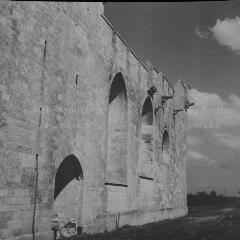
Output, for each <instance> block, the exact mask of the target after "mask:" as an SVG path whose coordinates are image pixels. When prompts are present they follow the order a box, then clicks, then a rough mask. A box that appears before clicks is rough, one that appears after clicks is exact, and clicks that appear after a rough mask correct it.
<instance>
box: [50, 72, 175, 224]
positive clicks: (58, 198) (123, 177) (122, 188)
mask: <svg viewBox="0 0 240 240" xmlns="http://www.w3.org/2000/svg"><path fill="white" fill-rule="evenodd" d="M141 115H142V116H141V134H140V139H141V140H140V147H139V162H140V165H141V164H143V168H142V174H143V175H144V174H145V175H149V174H151V173H152V172H153V171H151V169H149V172H145V173H144V170H143V169H144V164H145V163H146V162H151V161H153V158H154V141H153V138H152V131H153V128H152V126H153V123H154V111H153V105H152V101H151V98H150V97H147V98H146V100H145V102H144V104H143V107H142V113H141ZM107 126H108V130H107V135H108V138H107V139H108V140H107V164H106V182H107V183H108V185H107V186H106V187H107V196H108V200H107V204H108V206H107V211H109V212H114V211H116V212H120V211H123V210H124V209H125V208H126V196H127V189H126V187H127V168H128V167H127V158H128V156H127V154H128V151H127V148H128V97H127V89H126V85H125V82H124V79H123V76H122V74H121V73H118V74H116V76H115V77H114V79H113V81H112V84H111V88H110V92H109V99H108V124H107ZM169 146H170V143H169V135H168V132H167V131H166V130H165V131H164V133H163V140H162V151H163V157H164V158H168V156H169ZM140 168H141V167H140ZM140 171H141V169H140ZM83 179H84V175H83V170H82V167H81V165H80V162H79V160H78V159H77V158H76V156H74V155H70V156H68V157H66V158H65V159H64V160H63V161H62V163H61V164H60V166H59V168H58V170H57V173H56V177H55V192H54V201H55V202H54V212H55V213H62V214H63V215H71V217H75V218H76V219H79V218H80V217H81V204H82V195H83V183H82V180H83ZM74 192H78V193H77V194H73V193H74ZM119 193H120V194H119ZM68 195H69V196H70V197H67V196H68ZM119 198H120V199H119Z"/></svg>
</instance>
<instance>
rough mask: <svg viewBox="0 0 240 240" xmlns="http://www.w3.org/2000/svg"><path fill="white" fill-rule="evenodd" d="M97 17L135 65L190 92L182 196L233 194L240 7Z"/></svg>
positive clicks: (118, 10) (193, 6)
mask: <svg viewBox="0 0 240 240" xmlns="http://www.w3.org/2000/svg"><path fill="white" fill-rule="evenodd" d="M105 15H106V16H107V18H108V19H109V20H110V22H111V23H112V25H113V26H114V28H115V29H116V30H117V31H118V32H119V33H120V34H121V35H122V36H123V37H124V38H125V39H126V41H127V43H128V45H129V46H130V47H131V48H132V49H133V50H134V51H135V52H136V54H137V55H138V56H139V57H140V59H142V60H147V59H148V60H150V62H152V63H153V64H154V65H155V66H156V67H157V68H158V70H159V71H161V72H164V73H165V74H166V75H167V77H168V78H169V80H170V82H171V83H173V84H174V83H175V82H176V81H177V80H178V79H182V80H183V81H184V82H186V83H189V84H190V85H191V87H192V89H191V92H190V98H191V100H192V101H193V102H195V106H194V107H193V108H192V109H191V110H190V111H189V112H188V127H189V128H188V150H189V152H188V163H187V173H188V192H196V191H202V190H206V191H211V190H215V191H217V193H223V194H227V195H238V191H240V3H239V1H226V2H216V1H215V2H214V1H213V2H192V3H187V2H185V3H110V2H109V3H107V4H105Z"/></svg>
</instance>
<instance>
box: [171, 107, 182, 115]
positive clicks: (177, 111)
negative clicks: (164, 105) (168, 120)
mask: <svg viewBox="0 0 240 240" xmlns="http://www.w3.org/2000/svg"><path fill="white" fill-rule="evenodd" d="M182 111H183V109H174V110H173V115H174V116H176V114H178V113H179V112H182Z"/></svg>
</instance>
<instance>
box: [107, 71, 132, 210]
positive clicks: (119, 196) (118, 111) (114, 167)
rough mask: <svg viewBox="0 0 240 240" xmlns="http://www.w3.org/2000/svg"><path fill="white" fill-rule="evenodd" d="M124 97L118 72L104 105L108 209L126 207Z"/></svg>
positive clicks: (122, 81)
mask: <svg viewBox="0 0 240 240" xmlns="http://www.w3.org/2000/svg"><path fill="white" fill-rule="evenodd" d="M127 136H128V99H127V90H126V86H125V82H124V79H123V76H122V74H121V73H118V74H116V76H115V77H114V79H113V82H112V84H111V88H110V94H109V107H108V145H107V179H106V180H107V182H106V184H107V192H108V204H107V211H108V212H121V211H123V210H125V208H126V186H127Z"/></svg>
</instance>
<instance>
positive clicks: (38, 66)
mask: <svg viewBox="0 0 240 240" xmlns="http://www.w3.org/2000/svg"><path fill="white" fill-rule="evenodd" d="M188 106H189V102H188V87H187V86H186V85H185V84H183V83H182V82H181V81H178V82H177V83H176V84H175V85H174V87H173V86H172V85H171V84H170V83H169V82H168V80H167V78H166V76H165V75H164V74H162V73H161V72H158V71H157V70H156V69H155V67H154V66H153V65H152V64H151V63H150V62H146V63H143V62H141V61H140V60H139V59H138V58H137V57H136V55H135V53H134V52H133V51H132V50H131V49H130V48H129V46H128V45H127V44H126V42H125V41H124V40H123V39H122V37H121V36H120V35H119V34H118V33H117V32H116V31H115V30H114V29H113V27H112V26H111V24H110V23H109V22H108V21H107V19H106V18H105V17H104V5H103V3H101V2H99V3H90V2H89V3H83V2H59V3H58V2H5V1H1V2H0V239H18V240H20V239H24V240H25V239H26V240H27V239H48V240H49V239H53V231H52V218H53V216H60V217H65V218H69V219H73V220H75V221H76V222H77V224H78V226H80V228H79V229H81V230H82V231H83V232H87V233H96V232H104V231H111V230H114V229H116V228H118V227H121V226H124V225H141V224H145V223H149V222H154V221H159V220H163V219H168V218H176V217H180V216H183V215H186V214H187V203H186V154H187V152H186V110H187V107H188Z"/></svg>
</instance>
